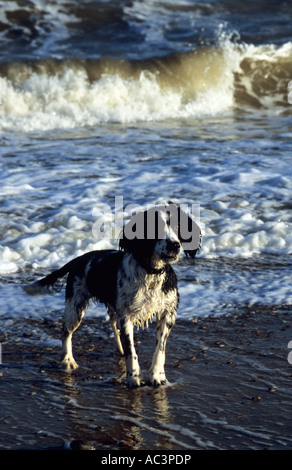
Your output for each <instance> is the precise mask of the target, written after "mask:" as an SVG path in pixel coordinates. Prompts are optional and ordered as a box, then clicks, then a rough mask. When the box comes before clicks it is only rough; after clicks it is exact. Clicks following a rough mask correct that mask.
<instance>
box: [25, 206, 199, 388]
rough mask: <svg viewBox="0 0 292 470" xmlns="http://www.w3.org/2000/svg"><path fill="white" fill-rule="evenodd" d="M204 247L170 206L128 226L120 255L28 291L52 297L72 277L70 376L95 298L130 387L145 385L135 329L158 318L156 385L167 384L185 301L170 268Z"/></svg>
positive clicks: (76, 263)
mask: <svg viewBox="0 0 292 470" xmlns="http://www.w3.org/2000/svg"><path fill="white" fill-rule="evenodd" d="M182 224H184V228H185V229H186V230H185V231H184V234H183V230H182V228H183V227H182ZM190 241H191V243H189V242H190ZM184 245H185V246H187V248H185V247H184ZM199 245H200V230H199V228H198V226H197V224H196V223H195V222H194V221H193V219H191V218H190V217H189V216H188V215H187V214H186V213H185V212H184V211H182V210H181V209H180V208H179V206H177V205H175V204H173V203H170V204H168V205H167V206H159V207H153V208H151V209H148V210H147V211H144V212H140V213H138V214H137V215H136V216H135V217H134V218H133V219H131V220H130V222H128V223H127V224H126V225H125V226H124V228H123V231H122V236H121V238H120V241H119V248H120V250H119V251H118V250H100V251H92V252H89V253H86V254H84V255H82V256H79V257H78V258H76V259H73V260H72V261H70V262H69V263H67V264H66V265H65V266H63V267H62V268H60V269H58V270H57V271H54V272H52V273H51V274H49V275H48V276H46V277H45V278H43V279H41V280H39V281H36V282H35V283H33V284H31V285H29V286H26V287H25V291H26V292H27V293H28V294H30V295H37V294H44V293H49V292H52V291H53V290H54V289H53V286H54V284H56V282H57V280H58V279H59V278H61V277H63V276H65V275H66V274H68V278H67V285H66V304H65V318H64V326H63V333H64V336H63V342H62V347H63V356H62V362H61V364H62V366H63V367H64V368H65V369H67V370H69V369H75V368H77V367H78V366H77V363H76V362H75V360H74V358H73V354H72V334H73V332H74V331H75V330H76V329H77V328H78V327H79V325H80V323H81V320H82V318H83V316H84V313H85V308H86V306H87V304H88V302H89V300H90V299H92V298H93V299H95V300H97V301H99V302H101V303H103V304H105V306H106V308H107V311H108V314H109V317H110V321H111V324H112V327H113V331H114V335H115V340H116V345H117V348H118V350H119V351H120V353H121V354H122V355H125V359H126V368H127V385H128V386H129V387H139V386H140V385H141V384H142V382H141V375H140V367H139V362H138V357H137V354H136V351H135V347H134V326H144V325H147V324H148V321H152V320H153V318H154V316H156V322H157V342H156V348H155V352H154V354H153V359H152V365H151V367H150V371H149V373H150V383H151V384H152V385H154V386H159V385H161V384H165V383H166V377H165V372H164V363H165V346H166V340H167V338H168V335H169V333H170V331H171V328H172V326H173V324H174V322H175V317H176V311H177V305H178V300H179V296H178V289H177V278H176V275H175V272H174V270H173V269H172V267H171V266H170V264H171V263H174V262H176V261H177V260H178V258H179V255H180V254H181V252H182V251H183V250H184V251H185V254H186V255H187V256H190V257H194V256H195V255H196V253H197V250H198V248H199Z"/></svg>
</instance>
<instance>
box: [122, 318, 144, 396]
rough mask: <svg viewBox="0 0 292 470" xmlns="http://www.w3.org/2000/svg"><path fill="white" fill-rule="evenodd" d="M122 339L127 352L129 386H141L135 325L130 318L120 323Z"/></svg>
mask: <svg viewBox="0 0 292 470" xmlns="http://www.w3.org/2000/svg"><path fill="white" fill-rule="evenodd" d="M120 331H121V340H122V345H123V350H124V352H125V358H126V367H127V386H128V387H130V388H133V387H140V385H141V379H140V366H139V362H138V356H137V353H136V350H135V346H134V326H133V324H132V322H131V321H129V320H122V321H121V325H120Z"/></svg>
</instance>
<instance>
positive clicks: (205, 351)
mask: <svg viewBox="0 0 292 470" xmlns="http://www.w3.org/2000/svg"><path fill="white" fill-rule="evenodd" d="M289 317H290V312H289V308H285V307H273V308H270V307H269V308H261V307H260V308H256V309H244V311H240V312H239V311H237V312H234V314H233V315H229V316H226V317H220V318H217V319H216V318H206V319H201V320H200V319H198V320H197V321H195V322H185V321H178V322H177V324H176V325H175V326H174V328H173V331H172V333H171V335H170V338H169V340H168V345H167V358H166V373H167V377H168V380H169V383H168V384H167V385H166V386H162V387H159V388H152V387H150V386H144V387H141V388H137V389H128V388H127V387H126V386H125V384H124V382H123V379H124V373H125V366H124V362H123V358H120V357H119V355H118V353H117V352H116V351H115V346H114V341H113V338H112V334H111V332H110V327H109V323H108V322H107V320H106V319H105V318H104V319H95V320H91V319H89V320H87V321H86V320H84V324H83V325H82V327H80V329H79V330H78V332H76V334H75V335H74V336H75V337H74V350H75V355H76V358H78V359H77V360H78V362H79V369H77V370H76V371H74V372H71V373H67V372H63V371H62V370H60V369H59V368H58V361H59V358H60V347H51V348H50V347H44V348H42V347H40V346H38V347H35V346H34V345H33V342H32V341H31V342H30V343H27V345H25V343H22V344H20V343H17V342H16V343H15V342H14V340H16V339H17V334H18V333H19V332H17V331H15V337H14V338H13V334H11V336H9V337H8V338H6V344H4V345H3V352H2V357H3V364H2V366H1V369H0V372H1V377H0V390H1V404H2V406H1V414H0V435H1V440H0V449H1V450H3V449H10V450H21V449H26V450H29V449H30V450H49V449H50V450H57V449H58V450H61V449H62V450H68V449H85V450H89V449H90V450H103V451H104V450H113V451H114V450H157V451H159V450H160V451H161V450H167V451H179V450H184V451H187V450H247V449H249V450H287V449H291V445H292V437H291V417H290V406H291V405H290V403H291V398H292V396H291V395H292V392H291V385H290V384H291V374H292V368H291V367H292V366H291V364H289V363H288V359H287V358H288V353H289V349H287V346H288V343H289V341H290V340H291V336H292V332H291V322H290V318H289ZM38 329H40V330H49V331H50V334H51V335H52V336H54V337H55V338H56V339H57V338H59V335H60V325H59V324H56V323H54V322H53V321H52V322H48V321H44V322H39V321H37V322H33V321H32V322H29V324H28V325H26V327H24V326H23V325H21V324H20V325H19V330H20V331H21V332H22V333H23V335H24V337H25V336H27V337H28V336H29V335H31V336H32V335H33V334H36V333H35V332H36V330H38ZM153 330H154V325H152V326H151V327H150V328H149V329H148V330H146V329H145V330H144V331H142V330H139V331H138V332H137V334H136V343H137V344H136V347H137V352H138V355H139V358H140V364H141V368H142V370H143V371H147V369H148V367H149V364H150V360H151V354H152V351H153V348H154V344H155V331H153ZM30 331H31V333H30Z"/></svg>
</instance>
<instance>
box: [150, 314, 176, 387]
mask: <svg viewBox="0 0 292 470" xmlns="http://www.w3.org/2000/svg"><path fill="white" fill-rule="evenodd" d="M173 324H174V319H173V318H172V315H165V316H164V317H163V318H162V319H161V320H159V321H157V339H156V348H155V351H154V354H153V358H152V364H151V367H150V370H149V374H150V382H151V384H152V385H153V386H154V387H158V386H159V385H164V384H166V382H167V379H166V376H165V371H164V364H165V347H166V340H167V338H168V336H169V333H170V331H171V328H172V327H173Z"/></svg>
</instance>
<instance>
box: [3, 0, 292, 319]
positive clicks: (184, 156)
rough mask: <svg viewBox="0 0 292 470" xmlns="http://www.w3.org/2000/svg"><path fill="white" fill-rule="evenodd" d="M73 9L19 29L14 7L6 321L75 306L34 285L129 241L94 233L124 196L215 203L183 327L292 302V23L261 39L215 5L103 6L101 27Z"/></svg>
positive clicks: (190, 269) (190, 270)
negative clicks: (85, 256)
mask: <svg viewBox="0 0 292 470" xmlns="http://www.w3.org/2000/svg"><path fill="white" fill-rule="evenodd" d="M68 5H69V4H67V3H66V2H65V3H64V4H63V9H60V8H59V5H57V4H54V3H51V2H45V3H44V2H39V1H35V2H32V3H31V4H29V5H27V6H26V9H25V10H24V11H23V12H22V15H27V17H28V18H35V19H34V21H35V23H33V22H32V23H29V22H27V24H28V25H30V26H27V28H26V29H25V28H24V27H23V23H22V22H21V21H20V22H19V24H18V26H17V27H18V28H19V29H17V28H16V26H15V25H16V22H17V18H18V16H17V14H16V16H15V18H14V16H13V15H14V13H13V12H14V11H17V9H18V6H17V3H16V2H9V4H7V6H6V7H7V8H6V10H5V11H2V12H1V15H2V16H1V21H2V23H3V25H6V26H5V27H4V26H3V31H2V33H1V41H2V43H3V45H5V47H3V48H2V52H1V54H2V62H1V64H0V129H1V132H2V135H1V157H0V158H1V167H0V180H1V186H0V204H1V210H0V221H1V240H0V275H1V297H2V299H3V302H2V306H1V310H0V316H1V318H2V326H3V325H5V324H7V325H8V324H9V322H10V320H11V319H15V318H25V317H26V316H27V315H28V316H30V315H33V316H35V315H37V316H39V317H40V318H43V316H44V315H46V314H50V312H51V310H52V308H53V309H59V310H60V312H61V309H62V306H63V294H60V295H58V296H55V297H48V298H38V299H34V300H33V301H32V300H31V299H28V298H27V297H26V296H25V295H24V293H23V292H22V291H21V285H23V284H24V283H26V282H28V281H29V280H32V279H36V278H37V277H38V276H42V275H45V274H47V273H48V272H50V271H51V270H52V269H55V268H57V267H60V266H61V265H62V264H64V263H65V262H67V261H68V260H70V259H72V258H74V257H76V256H78V255H80V254H82V253H84V252H86V251H90V250H95V249H103V248H112V247H117V243H116V240H113V239H97V238H96V237H95V234H94V233H93V226H94V223H95V221H96V217H95V213H96V212H95V208H96V207H97V206H98V204H102V203H105V204H108V205H109V206H110V207H112V210H113V211H114V209H115V196H123V198H124V203H125V206H127V205H129V204H139V205H141V206H142V207H146V206H147V204H161V203H162V204H163V203H164V202H165V201H168V200H169V199H171V200H173V201H175V202H177V203H185V204H189V205H190V206H191V204H199V205H200V220H199V225H200V227H201V229H202V233H203V240H202V248H201V251H200V253H199V256H198V258H197V260H196V262H194V263H190V262H189V261H186V260H185V259H184V258H183V257H182V259H181V260H180V262H179V263H178V265H177V266H176V267H175V269H176V272H177V274H178V278H179V285H180V290H181V302H180V307H179V316H180V317H182V318H188V319H190V318H194V317H196V316H199V315H203V316H205V315H221V314H224V313H226V312H229V311H232V309H234V308H238V307H239V306H244V305H257V304H265V305H266V304H267V305H272V304H283V303H284V304H291V300H292V297H291V288H290V285H291V281H290V279H291V274H290V273H291V250H292V235H291V233H292V232H291V189H292V188H291V186H292V183H291V151H292V148H291V137H292V131H291V105H289V103H288V84H289V81H290V80H291V77H292V68H291V64H292V60H291V59H292V43H291V41H290V40H289V35H288V36H287V35H285V34H284V33H285V28H284V27H283V26H282V31H283V38H282V40H281V41H278V40H277V41H276V40H275V41H273V40H272V39H271V38H270V39H269V40H267V36H266V35H265V33H264V31H262V36H260V35H259V36H258V42H257V43H252V41H251V36H248V34H247V33H246V37H245V40H243V39H241V37H240V35H241V34H244V31H243V30H240V33H239V32H238V31H237V30H236V29H235V28H234V27H232V25H228V24H227V23H226V22H224V21H223V20H222V17H221V16H220V15H221V13H220V12H221V10H220V9H219V10H216V8H215V10H214V11H213V10H212V11H211V10H210V9H209V4H206V5H205V7H204V8H205V10H204V12H203V10H200V9H198V8H199V7H197V6H196V5H193V4H192V3H187V4H185V3H183V4H181V3H180V2H179V3H178V4H177V5H176V8H175V11H174V10H173V8H174V7H173V5H170V4H169V3H167V2H165V3H163V2H160V3H159V4H158V3H156V2H142V3H141V2H139V4H137V3H136V2H134V3H133V4H132V6H125V5H120V6H116V5H113V4H111V2H105V4H104V5H103V6H102V8H101V5H100V4H99V2H97V3H96V8H97V7H98V8H99V7H100V8H101V10H98V11H100V14H99V15H96V17H94V18H95V19H92V11H91V10H90V8H89V7H88V8H89V10H87V7H85V6H83V5H77V4H76V5H75V4H74V7H73V6H72V5H71V6H68ZM34 7H37V10H34ZM200 8H201V9H202V8H203V6H202V5H201V7H200ZM9 11H10V13H9ZM36 11H37V12H38V13H37V14H36ZM94 11H95V10H94ZM121 11H122V13H123V14H122V15H121V14H120V13H121ZM11 12H12V13H11ZM81 13H82V14H81ZM207 13H208V15H209V16H208V18H209V22H210V25H211V24H212V28H211V26H210V27H209V28H210V29H208V31H207V29H206V28H207V23H206V18H207V16H206V15H207ZM228 14H229V13H228ZM281 14H282V16H281V18H282V20H281V21H282V25H283V24H284V23H285V18H286V16H285V14H286V13H285V12H282V13H281ZM11 15H12V16H11ZM82 15H83V16H82ZM216 15H217V16H216ZM11 18H14V19H13V21H12V20H11ZM81 18H84V25H83V23H82V20H81ZM228 18H229V17H228ZM246 21H247V20H246ZM249 21H250V22H251V23H250V24H249V23H248V25H249V26H250V25H252V24H254V23H253V21H256V20H255V19H254V18H250V20H249ZM267 21H271V18H270V16H269V17H267ZM275 21H276V20H275ZM97 23H98V25H99V29H96V28H95V27H93V28H92V29H90V27H89V26H90V25H93V26H95V25H96V24H97ZM33 24H34V25H35V30H34V29H33V26H32V25H33ZM44 24H46V27H44ZM109 24H110V25H111V27H112V28H114V30H115V31H116V33H117V34H116V35H111V36H110V38H109V37H108V36H106V34H107V31H108V28H109ZM261 24H264V19H262V20H261ZM182 25H183V26H184V30H183V29H180V28H179V26H180V27H182ZM196 25H200V26H197V28H199V29H197V30H196ZM276 26H277V27H278V25H276ZM276 26H275V28H276ZM238 27H239V26H238ZM15 28H16V29H15ZM78 28H79V29H78ZM82 28H83V30H82ZM204 28H205V29H204ZM20 31H21V37H22V39H23V41H24V38H26V39H25V40H26V44H27V46H26V47H24V46H23V45H22V43H21V41H19V39H18V34H20ZM36 31H37V32H36ZM50 31H51V32H50ZM80 31H82V34H81V32H80ZM182 31H184V32H182ZM194 31H195V32H194ZM79 32H80V35H79ZM207 32H208V34H207ZM208 35H209V36H210V37H209V38H207V36H208ZM11 37H12V38H14V39H13V40H11V39H10V38H11ZM93 37H94V41H93ZM125 37H126V38H127V41H125V42H124V43H123V40H122V39H121V38H125ZM210 38H211V39H210ZM16 45H18V48H17V47H16ZM8 51H9V54H8ZM90 314H93V315H94V314H98V315H99V314H104V310H103V309H102V308H99V307H98V308H96V307H93V306H92V307H90ZM13 321H14V320H13ZM7 322H8V323H7Z"/></svg>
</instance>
